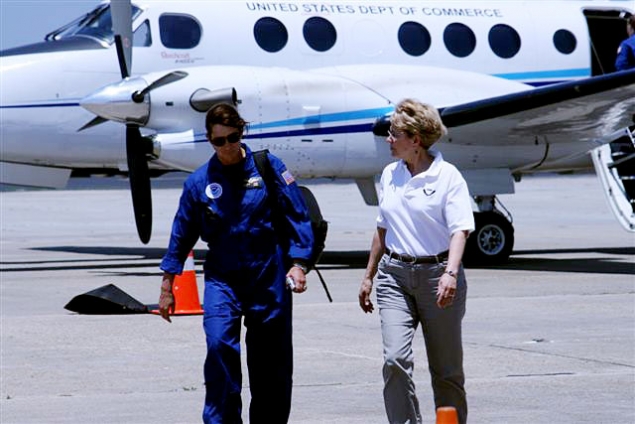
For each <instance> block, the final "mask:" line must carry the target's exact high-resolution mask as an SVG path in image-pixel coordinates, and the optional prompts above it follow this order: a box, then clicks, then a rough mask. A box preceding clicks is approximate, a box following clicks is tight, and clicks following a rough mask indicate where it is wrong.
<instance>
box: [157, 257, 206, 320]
mask: <svg viewBox="0 0 635 424" xmlns="http://www.w3.org/2000/svg"><path fill="white" fill-rule="evenodd" d="M172 292H173V293H174V312H172V313H171V314H170V315H202V314H203V309H201V302H200V300H199V298H198V286H197V285H196V271H195V270H194V252H193V251H192V252H190V254H189V255H187V259H186V260H185V264H184V266H183V273H182V274H181V275H176V276H175V277H174V283H173V284H172ZM152 313H153V314H159V310H158V309H155V310H153V311H152Z"/></svg>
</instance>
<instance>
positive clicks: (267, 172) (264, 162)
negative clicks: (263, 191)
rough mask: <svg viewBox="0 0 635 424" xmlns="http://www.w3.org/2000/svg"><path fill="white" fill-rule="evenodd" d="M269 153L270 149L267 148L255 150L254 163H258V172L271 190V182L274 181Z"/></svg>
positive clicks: (268, 189)
mask: <svg viewBox="0 0 635 424" xmlns="http://www.w3.org/2000/svg"><path fill="white" fill-rule="evenodd" d="M268 154H269V150H267V149H265V150H258V151H257V152H254V153H253V156H254V163H255V164H256V169H257V170H258V173H259V174H260V176H261V177H262V179H263V180H264V181H265V185H266V187H267V191H270V189H271V183H272V182H273V180H272V177H273V175H272V174H271V162H269V157H268V156H267V155H268Z"/></svg>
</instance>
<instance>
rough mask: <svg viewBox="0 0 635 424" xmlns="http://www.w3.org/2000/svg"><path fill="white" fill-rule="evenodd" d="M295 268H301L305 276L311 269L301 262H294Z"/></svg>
mask: <svg viewBox="0 0 635 424" xmlns="http://www.w3.org/2000/svg"><path fill="white" fill-rule="evenodd" d="M293 266H294V267H298V268H300V269H301V270H302V272H304V273H305V274H306V273H308V272H309V268H307V267H306V265H304V264H303V263H301V262H294V263H293Z"/></svg>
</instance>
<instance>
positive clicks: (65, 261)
mask: <svg viewBox="0 0 635 424" xmlns="http://www.w3.org/2000/svg"><path fill="white" fill-rule="evenodd" d="M126 184H127V183H126V182H125V180H108V181H107V182H106V183H100V185H99V187H100V188H99V189H91V188H90V187H94V185H93V184H90V183H89V184H83V183H82V182H77V181H75V182H73V184H72V187H73V188H74V189H71V190H63V191H24V192H21V191H14V192H6V191H5V192H2V193H0V206H1V209H0V213H1V215H0V217H1V218H0V219H1V229H2V234H1V241H0V248H1V251H0V317H1V327H0V330H1V331H0V332H1V339H0V342H1V346H0V355H1V356H0V375H1V377H0V380H1V384H0V422H1V423H3V424H9V423H20V424H22V423H24V424H27V423H38V424H42V423H88V422H90V423H104V424H106V423H139V424H145V423H148V424H159V423H197V422H200V416H201V408H202V403H203V397H204V387H203V375H202V367H203V359H204V355H205V342H204V335H203V330H202V320H201V316H182V317H175V318H174V319H173V322H172V324H168V323H166V322H165V321H163V320H162V319H161V318H160V317H158V316H155V315H150V314H142V315H80V314H75V313H71V312H69V311H67V310H65V309H64V305H66V303H67V302H68V301H70V300H71V299H72V298H73V297H75V296H77V295H79V294H82V293H85V292H88V291H91V290H93V289H95V288H98V287H101V286H104V285H106V284H114V285H116V286H117V287H119V288H120V289H122V290H123V291H125V292H126V293H128V294H129V295H131V296H132V297H134V298H135V299H137V300H139V301H140V302H142V303H144V304H152V303H156V302H157V300H158V295H159V284H160V275H161V272H160V271H159V269H158V264H159V261H160V258H161V256H162V254H163V252H164V249H165V246H166V245H167V241H168V236H169V229H170V224H171V220H172V217H173V215H174V213H175V211H176V206H177V201H178V197H179V195H180V189H179V188H178V187H179V185H180V181H169V180H165V181H163V182H154V183H153V184H154V185H155V190H154V192H153V200H154V212H155V220H154V231H153V236H152V240H151V241H150V243H149V244H148V245H145V246H144V245H142V244H141V243H140V242H139V241H138V240H137V238H136V230H135V228H134V220H133V217H132V210H131V201H130V196H129V193H128V192H127V190H126ZM157 187H159V188H157ZM310 188H311V189H312V190H313V192H314V194H315V195H316V197H317V199H318V201H319V202H320V204H321V206H322V209H323V213H324V215H325V217H326V219H327V220H329V221H330V229H331V230H330V233H329V238H328V240H327V251H326V254H325V258H324V262H325V263H324V264H323V265H322V267H321V269H322V275H323V276H324V278H325V280H326V282H327V284H328V288H329V290H330V293H331V295H332V297H333V302H332V303H330V302H329V301H328V300H327V298H326V296H325V293H324V291H323V289H322V287H321V284H320V281H319V279H318V277H317V275H316V274H315V272H312V273H311V274H310V275H309V290H308V291H307V292H306V293H304V294H301V295H295V298H294V302H295V306H294V345H295V374H294V394H293V409H292V413H291V419H290V422H291V423H303V424H309V423H311V424H313V423H341V424H355V423H359V424H362V423H364V424H374V423H385V422H386V418H385V414H384V409H383V400H382V377H381V365H382V352H381V335H380V328H379V318H378V315H377V313H374V314H372V315H365V314H364V313H362V312H361V310H360V308H359V306H358V304H357V292H358V288H359V283H360V280H361V277H362V274H363V268H364V266H365V262H366V251H367V249H368V247H369V246H370V239H371V235H372V232H373V228H374V219H375V213H376V210H375V208H372V207H367V206H365V205H364V204H363V201H362V199H361V196H360V195H359V193H358V192H357V189H356V187H355V186H354V185H352V184H342V183H337V184H335V183H322V184H312V185H310ZM516 189H517V194H516V195H513V196H501V200H502V201H503V203H504V205H505V206H506V207H507V208H508V209H509V210H510V211H511V212H512V214H513V216H514V225H515V228H516V233H515V235H516V245H515V248H514V253H513V255H512V257H511V259H510V261H509V263H507V264H505V265H502V266H496V267H491V268H479V267H473V268H469V269H467V278H468V285H469V294H468V304H467V314H466V317H465V319H464V325H463V334H464V355H465V371H466V377H467V383H466V389H467V393H468V402H469V407H470V412H469V422H470V423H474V424H476V423H483V424H485V423H488V424H489V423H502V424H505V423H514V424H522V423H526V424H536V423H545V424H547V423H560V424H569V423H570V424H574V423H575V424H578V423H594V424H597V423H606V424H617V423H624V424H626V423H631V424H632V423H635V262H634V258H635V256H634V254H635V235H633V234H632V233H627V232H625V231H624V230H622V229H621V227H619V225H618V223H617V221H616V220H615V219H614V218H613V216H612V214H611V212H610V210H609V208H608V206H607V205H606V202H605V200H604V198H603V195H602V193H601V190H600V186H599V183H598V181H597V180H596V178H595V176H593V175H581V176H540V177H530V178H526V179H525V180H523V181H522V182H521V183H520V184H517V185H516ZM195 252H196V258H197V260H196V262H197V271H198V272H199V275H198V285H199V290H200V293H201V294H202V288H203V280H202V275H201V274H200V273H201V271H202V268H201V260H202V258H203V256H202V254H203V252H204V246H203V245H197V248H196V251H195ZM415 348H416V350H415V363H416V369H415V378H416V382H417V392H418V394H419V400H420V403H421V409H422V412H423V414H424V422H427V423H434V410H433V403H432V394H431V389H430V382H429V375H428V370H427V364H426V356H425V348H424V345H423V338H422V336H421V334H420V333H419V334H417V336H416V339H415ZM243 356H244V355H243ZM244 370H245V371H246V369H245V368H244ZM243 401H244V404H245V408H244V410H245V411H247V409H248V408H247V406H246V405H248V402H249V381H248V379H247V376H246V372H245V380H244V382H243ZM243 416H244V419H245V422H248V416H247V413H246V412H245V413H244V414H243Z"/></svg>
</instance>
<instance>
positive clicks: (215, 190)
mask: <svg viewBox="0 0 635 424" xmlns="http://www.w3.org/2000/svg"><path fill="white" fill-rule="evenodd" d="M205 195H206V196H207V197H209V198H210V199H218V198H219V197H221V196H222V195H223V186H221V185H220V184H218V183H211V184H210V185H208V186H207V187H205Z"/></svg>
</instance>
